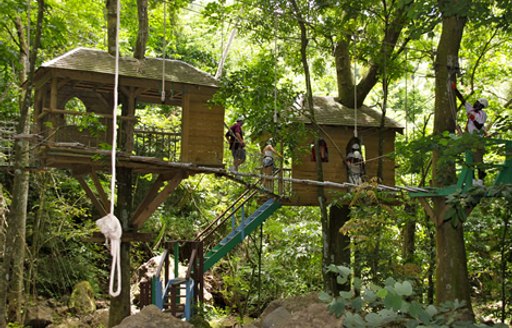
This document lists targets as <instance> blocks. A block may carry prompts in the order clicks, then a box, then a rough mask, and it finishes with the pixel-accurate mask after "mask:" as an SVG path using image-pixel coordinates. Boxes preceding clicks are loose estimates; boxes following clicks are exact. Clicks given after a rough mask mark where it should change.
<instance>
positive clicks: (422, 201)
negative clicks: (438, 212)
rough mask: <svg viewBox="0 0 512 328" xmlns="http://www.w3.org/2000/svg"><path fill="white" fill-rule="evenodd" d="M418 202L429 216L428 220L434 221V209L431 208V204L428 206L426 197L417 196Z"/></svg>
mask: <svg viewBox="0 0 512 328" xmlns="http://www.w3.org/2000/svg"><path fill="white" fill-rule="evenodd" d="M418 200H419V202H420V204H421V205H422V206H423V209H424V210H425V212H426V213H427V215H428V217H429V218H430V220H432V222H434V223H436V222H435V215H434V209H433V208H432V206H430V204H429V203H428V202H427V200H426V198H423V197H419V198H418Z"/></svg>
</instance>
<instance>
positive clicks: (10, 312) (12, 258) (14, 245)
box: [0, 0, 45, 327]
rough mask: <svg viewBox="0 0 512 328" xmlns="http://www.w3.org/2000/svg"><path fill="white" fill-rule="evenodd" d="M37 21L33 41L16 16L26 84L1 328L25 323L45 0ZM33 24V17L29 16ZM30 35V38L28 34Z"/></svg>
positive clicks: (1, 288) (40, 4)
mask: <svg viewBox="0 0 512 328" xmlns="http://www.w3.org/2000/svg"><path fill="white" fill-rule="evenodd" d="M37 4H38V10H37V20H36V27H35V29H34V31H35V33H34V38H33V40H31V38H30V34H29V32H30V30H31V28H30V27H28V28H27V26H24V24H23V20H22V18H21V17H20V16H16V17H15V21H14V23H15V26H16V31H17V35H18V39H17V40H16V41H17V42H16V43H17V44H18V46H19V59H20V63H21V69H20V71H19V79H20V81H21V82H25V89H24V90H23V92H22V96H21V99H20V100H21V101H20V121H19V124H18V128H17V133H18V136H19V138H18V139H17V140H16V143H15V146H14V151H15V163H14V184H13V191H12V195H13V200H12V204H11V209H10V212H9V214H8V217H7V235H8V236H10V238H7V239H6V244H5V257H4V262H3V266H2V268H1V272H0V276H1V277H5V278H6V279H4V278H2V279H0V281H1V282H0V295H1V296H0V326H2V327H5V326H6V322H7V321H15V322H19V323H21V322H23V321H22V319H23V311H22V306H23V299H24V292H23V291H24V289H23V283H24V279H23V272H24V270H23V264H24V261H25V247H26V245H25V233H26V232H25V227H26V222H27V203H28V189H29V178H30V175H29V171H28V169H27V168H28V166H29V160H30V157H29V151H30V148H29V146H30V145H29V143H28V139H27V138H26V136H28V134H29V132H30V107H31V106H32V102H33V99H32V90H33V78H34V73H35V68H36V61H37V54H38V51H39V46H40V44H41V35H42V28H43V17H44V10H45V3H44V0H38V1H37ZM29 22H30V17H29ZM27 34H28V35H27Z"/></svg>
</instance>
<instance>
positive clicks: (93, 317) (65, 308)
mask: <svg viewBox="0 0 512 328" xmlns="http://www.w3.org/2000/svg"><path fill="white" fill-rule="evenodd" d="M75 294H76V295H75V296H72V297H70V300H69V301H68V305H62V304H59V303H57V302H56V301H54V300H42V299H41V300H39V301H38V302H34V305H33V306H32V307H31V308H30V310H29V311H28V313H27V320H26V324H27V325H28V326H30V327H35V328H38V327H47V328H101V327H107V323H108V308H107V307H106V304H104V303H102V302H94V300H93V299H92V298H90V297H89V296H90V295H88V292H87V289H85V294H84V290H82V291H81V292H80V293H75ZM75 298H79V299H80V304H79V305H77V304H76V301H74V299H75ZM160 327H173V328H189V327H190V328H192V327H196V328H206V327H210V325H209V324H208V323H206V322H204V321H197V320H196V321H195V322H194V321H193V322H192V323H189V322H185V321H182V320H179V319H177V318H175V317H173V316H172V315H170V314H168V313H164V312H162V311H160V310H159V309H158V308H157V307H155V306H153V305H150V306H147V307H145V308H143V309H142V310H141V311H140V312H137V313H135V314H133V315H132V316H130V317H127V318H125V319H124V320H123V321H122V322H121V323H120V324H119V325H118V326H116V328H160ZM215 327H222V328H230V327H231V328H271V327H272V328H319V327H322V328H336V327H342V319H337V318H336V317H334V316H332V315H330V314H329V313H328V311H327V306H326V304H324V303H322V302H320V300H319V299H318V295H317V294H316V293H312V294H308V295H303V296H296V297H292V298H288V299H283V300H276V301H273V302H272V303H270V304H269V306H268V307H267V308H266V309H265V311H264V312H263V313H262V315H261V317H260V318H258V319H256V320H254V321H252V322H251V323H246V324H243V325H242V324H239V323H238V320H237V319H236V318H226V319H224V320H222V321H220V322H217V323H215Z"/></svg>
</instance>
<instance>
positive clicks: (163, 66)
mask: <svg viewBox="0 0 512 328" xmlns="http://www.w3.org/2000/svg"><path fill="white" fill-rule="evenodd" d="M166 3H167V1H164V40H163V50H162V53H163V54H162V55H163V60H162V96H161V97H162V99H161V100H162V103H164V102H165V48H167V39H166V33H167V31H166V26H167V8H166V7H167V6H166Z"/></svg>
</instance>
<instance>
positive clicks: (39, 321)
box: [25, 303, 55, 327]
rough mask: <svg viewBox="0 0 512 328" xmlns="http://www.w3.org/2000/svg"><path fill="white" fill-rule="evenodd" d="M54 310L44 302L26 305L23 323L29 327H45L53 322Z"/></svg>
mask: <svg viewBox="0 0 512 328" xmlns="http://www.w3.org/2000/svg"><path fill="white" fill-rule="evenodd" d="M54 313H55V312H54V310H53V309H52V308H51V307H49V306H48V305H46V304H43V303H38V304H35V305H32V306H30V307H28V309H27V315H26V317H25V325H27V326H30V327H46V326H48V325H49V324H51V323H52V322H53V315H54Z"/></svg>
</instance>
